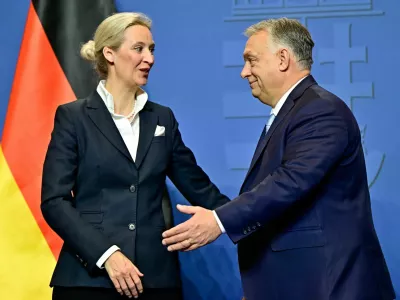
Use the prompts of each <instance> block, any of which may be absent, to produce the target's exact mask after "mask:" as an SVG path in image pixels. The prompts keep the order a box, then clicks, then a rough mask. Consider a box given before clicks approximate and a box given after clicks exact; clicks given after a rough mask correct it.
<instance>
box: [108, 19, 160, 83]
mask: <svg viewBox="0 0 400 300" xmlns="http://www.w3.org/2000/svg"><path fill="white" fill-rule="evenodd" d="M154 46H155V44H154V41H153V36H152V34H151V32H150V30H149V29H148V28H147V27H145V26H142V25H134V26H131V27H129V28H127V29H126V30H125V33H124V41H123V42H122V44H121V46H120V47H119V49H118V50H117V51H112V50H110V49H109V48H107V49H106V50H105V53H104V55H105V56H106V58H107V60H108V61H110V62H112V63H113V65H114V72H113V73H114V74H109V75H112V76H115V79H116V80H119V81H122V82H124V83H125V84H126V85H127V86H130V87H136V86H143V85H145V84H146V83H147V80H148V77H149V73H150V69H151V67H152V66H153V64H154ZM107 55H108V57H107Z"/></svg>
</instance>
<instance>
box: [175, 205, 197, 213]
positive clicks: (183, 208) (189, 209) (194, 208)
mask: <svg viewBox="0 0 400 300" xmlns="http://www.w3.org/2000/svg"><path fill="white" fill-rule="evenodd" d="M176 208H177V209H178V210H179V211H180V212H181V213H184V214H188V215H194V214H195V213H196V212H197V211H198V210H199V207H197V206H189V205H182V204H178V205H177V206H176Z"/></svg>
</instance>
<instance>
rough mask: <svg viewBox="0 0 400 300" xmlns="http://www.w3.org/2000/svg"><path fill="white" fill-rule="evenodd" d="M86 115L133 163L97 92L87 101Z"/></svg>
mask: <svg viewBox="0 0 400 300" xmlns="http://www.w3.org/2000/svg"><path fill="white" fill-rule="evenodd" d="M87 109H88V115H89V118H90V119H91V120H92V121H93V123H94V124H95V125H96V127H97V128H98V129H99V130H100V132H101V133H102V134H103V135H104V136H105V137H106V138H107V140H108V141H109V142H110V143H111V144H112V145H114V147H115V148H117V149H118V150H119V151H120V152H121V153H122V154H123V155H124V156H126V158H127V159H129V160H130V161H131V162H132V163H133V159H132V156H131V155H130V153H129V150H128V148H127V147H126V145H125V142H124V140H123V139H122V137H121V134H120V133H119V131H118V128H117V127H116V126H115V123H114V121H113V119H112V117H111V115H110V112H109V111H108V110H107V107H106V105H105V104H104V102H103V100H102V99H101V97H100V95H99V94H98V93H97V92H93V93H92V95H91V96H90V97H89V99H88V105H87Z"/></svg>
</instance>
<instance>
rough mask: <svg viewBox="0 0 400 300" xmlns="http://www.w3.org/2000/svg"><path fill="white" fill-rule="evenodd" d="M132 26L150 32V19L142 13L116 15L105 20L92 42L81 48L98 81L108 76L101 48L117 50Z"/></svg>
mask: <svg viewBox="0 0 400 300" xmlns="http://www.w3.org/2000/svg"><path fill="white" fill-rule="evenodd" d="M134 25H142V26H145V27H147V28H148V29H149V30H151V19H150V18H149V17H147V16H146V15H145V14H142V13H127V12H125V13H117V14H114V15H112V16H110V17H108V18H106V19H105V20H104V21H103V22H101V24H100V25H99V26H98V27H97V29H96V32H95V34H94V38H93V40H90V41H88V42H87V43H85V44H84V45H83V46H82V47H81V51H80V52H81V56H82V58H84V59H86V60H88V61H91V62H92V63H93V66H94V69H95V70H96V72H97V74H98V75H99V77H100V79H106V78H107V75H108V63H107V60H106V58H105V57H104V55H103V48H104V47H109V48H111V49H113V50H114V51H116V50H118V48H119V47H120V46H121V44H122V43H123V41H124V32H125V30H126V29H127V28H129V27H131V26H134Z"/></svg>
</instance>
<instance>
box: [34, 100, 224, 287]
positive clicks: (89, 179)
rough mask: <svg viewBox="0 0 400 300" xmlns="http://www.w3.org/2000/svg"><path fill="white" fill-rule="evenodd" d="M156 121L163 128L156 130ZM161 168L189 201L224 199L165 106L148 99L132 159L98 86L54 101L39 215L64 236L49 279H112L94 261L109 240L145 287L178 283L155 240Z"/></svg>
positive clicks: (173, 263)
mask: <svg viewBox="0 0 400 300" xmlns="http://www.w3.org/2000/svg"><path fill="white" fill-rule="evenodd" d="M157 125H159V126H164V127H165V136H157V137H155V136H154V133H155V129H156V126H157ZM166 176H168V177H169V178H170V179H171V181H172V182H173V183H174V184H175V186H176V187H177V188H178V189H179V190H180V192H181V193H182V194H183V195H184V196H185V197H186V198H187V199H188V200H189V201H190V202H191V203H192V204H194V205H199V206H202V207H205V208H208V209H215V208H217V207H218V206H220V205H222V204H224V203H226V202H228V201H229V200H228V198H227V197H226V196H224V195H222V194H221V193H220V192H219V190H218V188H217V187H216V186H215V185H214V184H213V183H212V182H211V181H210V179H209V178H208V176H207V175H206V174H205V173H204V172H203V170H202V169H201V168H200V167H199V166H198V165H197V163H196V160H195V157H194V155H193V153H192V152H191V151H190V149H188V148H187V147H186V146H185V145H184V143H183V141H182V138H181V134H180V132H179V129H178V123H177V121H176V119H175V117H174V115H173V113H172V111H171V109H169V108H167V107H164V106H161V105H158V104H156V103H153V102H151V101H148V102H147V103H146V105H145V107H144V108H143V110H142V111H141V112H140V137H139V145H138V151H137V157H136V161H135V162H134V161H133V160H132V158H131V156H130V154H129V152H128V149H127V148H126V146H125V144H124V141H123V139H122V137H121V135H120V133H119V131H118V129H117V128H116V126H115V124H114V122H113V120H112V117H111V115H110V113H109V112H108V110H107V108H106V106H105V104H104V102H103V101H102V99H101V98H100V96H99V94H98V93H97V92H94V93H92V94H91V95H90V96H89V97H88V98H85V99H81V100H77V101H74V102H72V103H68V104H65V105H61V106H59V107H58V109H57V112H56V116H55V123H54V130H53V132H52V135H51V141H50V144H49V147H48V151H47V155H46V159H45V163H44V169H43V183H42V204H41V209H42V213H43V216H44V218H45V220H46V221H47V223H48V224H49V225H50V227H51V228H52V229H53V230H54V231H55V232H56V233H57V234H58V235H59V236H60V237H61V238H62V239H63V240H64V245H63V248H62V250H61V253H60V256H59V259H58V262H57V266H56V269H55V271H54V274H53V278H52V280H51V284H50V285H51V286H53V285H60V286H91V287H110V288H111V287H113V285H112V282H111V281H110V279H109V278H108V275H107V273H106V271H105V270H104V269H102V270H101V269H99V268H98V267H97V266H96V262H97V260H98V259H99V258H100V256H101V255H102V254H103V253H104V252H105V251H106V250H107V249H108V248H110V247H111V246H112V245H114V244H115V245H117V246H118V247H120V248H121V250H122V252H123V253H124V254H125V255H126V256H127V257H128V258H129V259H130V260H131V261H132V262H133V263H134V264H135V265H136V266H137V267H138V268H139V269H140V271H141V272H142V273H144V277H143V284H144V287H150V288H162V287H176V286H179V284H180V277H179V263H178V258H177V254H176V253H170V252H168V251H167V249H166V248H165V247H164V246H163V245H162V244H161V240H162V237H161V234H162V232H163V231H164V230H165V229H166V224H165V218H164V215H163V206H162V198H163V193H164V191H165V180H166Z"/></svg>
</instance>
